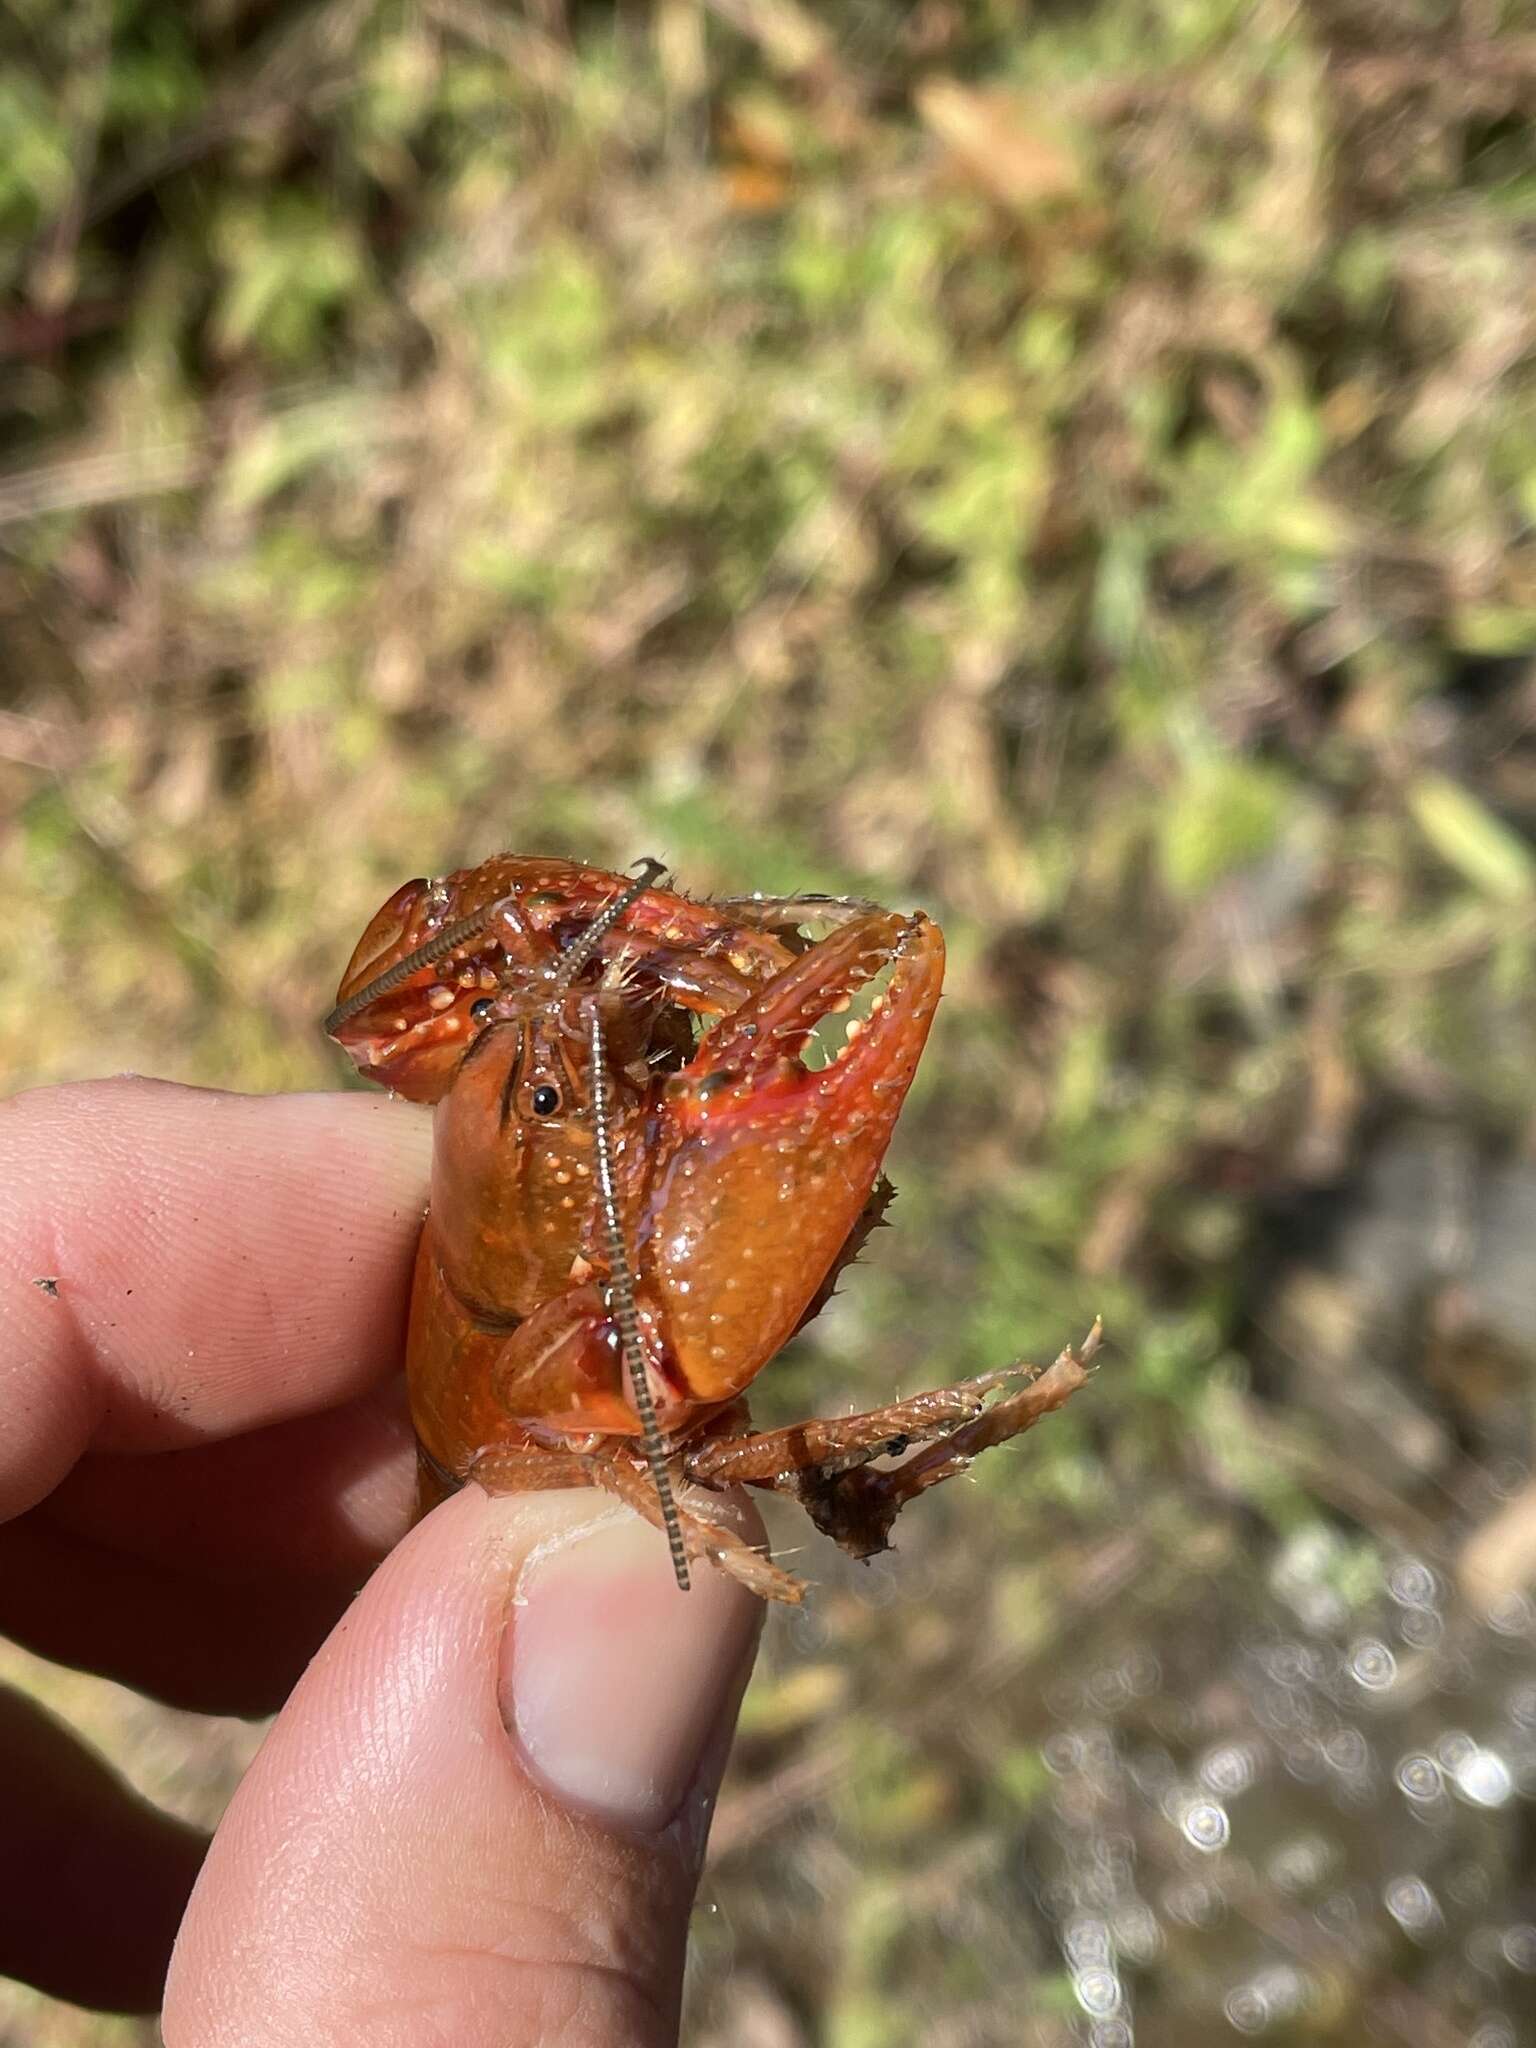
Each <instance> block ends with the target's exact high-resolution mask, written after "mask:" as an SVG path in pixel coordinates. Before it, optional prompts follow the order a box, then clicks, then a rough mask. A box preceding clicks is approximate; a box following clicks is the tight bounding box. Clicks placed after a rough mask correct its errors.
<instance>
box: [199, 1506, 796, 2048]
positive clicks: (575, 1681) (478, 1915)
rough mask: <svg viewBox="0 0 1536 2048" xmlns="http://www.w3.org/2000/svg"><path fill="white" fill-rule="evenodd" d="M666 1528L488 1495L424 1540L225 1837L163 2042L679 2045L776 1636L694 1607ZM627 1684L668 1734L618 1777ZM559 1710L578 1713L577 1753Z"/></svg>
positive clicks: (303, 1702) (324, 1668) (613, 1509)
mask: <svg viewBox="0 0 1536 2048" xmlns="http://www.w3.org/2000/svg"><path fill="white" fill-rule="evenodd" d="M636 1532H638V1534H637V1533H636ZM651 1535H652V1532H650V1531H649V1530H646V1529H644V1528H643V1526H642V1525H640V1524H638V1523H637V1522H635V1521H634V1518H633V1517H632V1516H631V1515H630V1513H629V1511H628V1510H627V1509H624V1508H621V1507H619V1506H618V1505H617V1504H616V1503H613V1502H610V1501H608V1500H607V1499H606V1498H605V1497H603V1496H601V1495H599V1494H596V1493H592V1492H583V1493H542V1494H523V1495H515V1496H507V1497H503V1498H501V1499H496V1500H493V1499H490V1498H488V1497H487V1496H485V1495H484V1494H482V1493H480V1491H479V1489H478V1488H474V1487H469V1488H466V1489H465V1490H464V1491H463V1492H461V1493H460V1494H458V1495H456V1496H455V1497H454V1498H453V1499H452V1500H450V1501H448V1502H445V1503H444V1504H443V1506H442V1507H440V1508H438V1509H437V1510H436V1511H435V1512H434V1513H433V1514H432V1515H431V1516H429V1517H428V1518H427V1520H426V1521H425V1522H424V1523H422V1524H421V1525H420V1526H419V1527H418V1528H417V1529H416V1530H414V1531H413V1532H412V1534H411V1536H410V1537H409V1538H408V1539H407V1540H406V1542H405V1543H404V1544H402V1545H401V1547H400V1548H399V1549H398V1550H397V1551H395V1552H394V1553H393V1555H392V1556H391V1557H390V1558H389V1559H388V1560H386V1562H385V1564H384V1565H383V1566H382V1567H381V1568H380V1570H379V1571H378V1572H377V1573H376V1574H375V1576H374V1578H373V1579H372V1580H371V1581H370V1583H369V1585H368V1586H367V1587H366V1588H365V1589H364V1591H363V1593H362V1594H361V1595H360V1597H359V1599H358V1600H357V1601H356V1603H355V1604H354V1606H353V1608H352V1609H351V1611H350V1612H349V1614H348V1616H347V1618H346V1620H345V1621H344V1623H343V1625H342V1626H341V1628H339V1629H338V1630H337V1631H336V1632H335V1634H333V1636H332V1637H331V1639H330V1640H329V1642H328V1643H327V1644H326V1645H325V1647H324V1648H323V1649H322V1651H321V1652H320V1654H319V1655H318V1656H317V1658H316V1659H315V1661H314V1663H313V1664H312V1665H311V1667H310V1670H309V1672H308V1673H307V1674H306V1676H305V1678H304V1679H303V1681H302V1682H301V1683H300V1685H299V1687H298V1688H297V1690H296V1692H295V1694H294V1696H293V1698H292V1700H291V1701H290V1703H289V1705H288V1707H287V1708H286V1709H285V1711H284V1712H283V1714H282V1715H281V1716H280V1717H279V1719H278V1722H277V1724H276V1726H275V1727H274V1730H273V1732H272V1735H271V1736H270V1737H269V1739H268V1741H267V1743H266V1745H265V1746H264V1747H263V1749H262V1752H261V1754H260V1756H259V1757H258V1758H257V1760H256V1763H255V1764H254V1766H253V1767H252V1770H251V1772H250V1774H249V1775H248V1777H247V1779H246V1782H245V1783H244V1784H243V1785H242V1787H241V1788H240V1792H239V1794H238V1795H237V1797H236V1799H235V1801H234V1803H233V1805H232V1806H231V1808H230V1811H229V1814H228V1816H227V1817H226V1820H225V1823H224V1825H223V1827H222V1828H221V1829H220V1831H219V1834H218V1835H217V1837H216V1838H215V1842H214V1845H213V1849H212V1851H211V1853H210V1856H209V1860H208V1864H207V1866H206V1868H205V1871H204V1874H203V1877H202V1879H201V1881H200V1883H199V1886H198V1889H197V1892H196V1894H195V1895H194V1898H193V1902H192V1906H191V1909H190V1910H189V1912H188V1916H187V1921H186V1925H185V1927H184V1930H183V1934H182V1938H181V1941H180V1942H179V1943H178V1948H177V1954H176V1959H175V1962H174V1964H173V1968H172V1973H171V1980H170V1984H169V1987H168V1993H167V2005H166V2039H167V2042H168V2043H169V2044H170V2048H192V2044H201V2043H203V2042H204V2041H207V2042H210V2043H211V2042H214V2041H219V2042H225V2041H230V2040H238V2041H240V2042H241V2043H242V2048H256V2044H264V2043H268V2042H272V2043H276V2042H278V2041H291V2040H294V2039H300V2038H302V2039H307V2040H311V2041H321V2042H323V2041H327V2040H337V2041H342V2040H348V2041H350V2040H352V2039H355V2038H361V2035H360V2034H359V2033H358V2031H357V2030H358V2028H359V2026H360V2025H361V2024H362V2021H361V2018H360V2015H362V2014H363V2013H364V2012H366V2014H367V2016H368V2019H367V2025H368V2029H369V2031H368V2033H367V2038H368V2039H369V2041H370V2042H371V2043H374V2042H377V2043H383V2044H394V2043H398V2044H400V2048H407V2044H409V2048H415V2044H417V2043H420V2042H422V2041H424V2040H428V2039H431V2040H436V2039H440V2038H450V2039H452V2040H454V2041H455V2042H456V2043H462V2044H464V2048H478V2044H480V2043H482V2042H483V2043H486V2044H490V2043H493V2042H494V2043H495V2044H496V2048H513V2044H516V2043H519V2042H524V2041H526V2042H530V2043H531V2042H534V2041H549V2040H554V2039H558V2040H560V2041H562V2042H563V2043H567V2042H568V2043H576V2042H581V2043H590V2044H592V2048H598V2044H609V2043H613V2044H617V2043H620V2042H623V2043H625V2044H626V2048H629V2044H633V2043H639V2042H645V2043H652V2042H655V2043H662V2042H666V2041H669V2040H672V2039H675V2016H676V2010H677V2005H678V2001H679V1998H680V1986H681V1973H682V1959H683V1952H684V1946H685V1940H686V1928H687V1916H688V1910H689V1903H690V1901H691V1898H692V1893H693V1888H694V1885H695V1883H696V1881H697V1875H698V1866H699V1860H700V1857H701V1855H702V1849H703V1839H704V1834H705V1832H706V1829H707V1817H708V1812H709V1809H710V1806H711V1804H712V1800H713V1794H714V1787H715V1781H716V1779H717V1778H718V1775H719V1772H720V1770H721V1768H722V1767H723V1762H724V1756H725V1751H726V1747H727V1745H728V1740H729V1729H730V1724H731V1723H732V1721H733V1720H734V1715H735V1710H736V1705H737V1702H738V1699H739V1694H740V1690H741V1688H742V1686H743V1685H744V1684H745V1679H746V1673H747V1668H748V1665H749V1663H750V1652H751V1647H752V1644H753V1642H754V1641H755V1636H756V1630H757V1626H758V1620H757V1615H756V1612H755V1603H752V1602H751V1599H750V1596H749V1595H746V1594H744V1593H742V1592H741V1590H740V1589H739V1588H737V1587H735V1586H734V1585H733V1586H729V1587H727V1588H726V1589H725V1590H724V1591H723V1592H722V1591H721V1590H719V1589H718V1588H716V1587H715V1586H714V1584H713V1571H712V1568H707V1567H705V1568H701V1571H703V1570H709V1571H710V1578H709V1579H708V1580H705V1581H704V1582H703V1586H704V1588H705V1590H704V1591H703V1597H702V1598H700V1597H699V1595H698V1593H697V1592H696V1593H691V1594H689V1595H687V1596H683V1595H679V1594H678V1593H677V1592H676V1591H675V1589H674V1588H673V1587H672V1586H671V1584H670V1579H669V1576H668V1575H669V1571H670V1568H669V1566H668V1565H667V1553H666V1548H665V1545H664V1544H663V1543H661V1542H660V1540H659V1539H657V1540H656V1542H655V1543H654V1545H652V1544H651V1543H650V1542H649V1540H648V1539H649V1538H650V1537H651ZM641 1539H646V1540H641ZM662 1595H665V1596H666V1599H667V1600H670V1601H672V1602H674V1603H676V1605H677V1609H678V1610H680V1611H679V1612H674V1613H673V1614H671V1615H666V1611H665V1606H664V1602H663V1601H662ZM743 1602H746V1603H748V1604H747V1605H746V1606H745V1607H743V1605H742V1603H743ZM658 1614H660V1615H662V1616H663V1617H664V1620H661V1621H659V1620H658ZM659 1627H661V1628H664V1629H665V1630H666V1631H667V1633H665V1634H664V1635H658V1634H657V1633H656V1630H657V1628H659ZM626 1631H627V1633H626ZM715 1637H718V1638H719V1640H718V1641H717V1642H714V1644H713V1648H710V1647H709V1643H710V1642H711V1640H712V1639H713V1638H715ZM647 1655H649V1658H650V1663H651V1666H652V1670H651V1671H650V1673H649V1674H642V1673H641V1672H639V1671H637V1670H636V1668H635V1662H636V1659H639V1660H641V1662H644V1661H645V1659H646V1657H647ZM552 1667H564V1672H565V1675H564V1676H563V1677H562V1676H561V1675H560V1672H559V1670H555V1671H554V1674H553V1676H552ZM616 1676H617V1677H619V1678H621V1679H622V1682H623V1685H624V1687H625V1689H626V1690H627V1692H628V1694H629V1696H630V1699H631V1705H632V1706H640V1705H643V1712H642V1714H641V1719H642V1720H644V1719H645V1716H647V1715H648V1716H649V1717H650V1718H649V1721H648V1722H647V1724H646V1725H647V1726H648V1728H649V1734H648V1736H647V1737H646V1738H645V1739H644V1740H643V1741H642V1740H639V1739H637V1738H636V1737H635V1736H634V1734H633V1732H632V1731H630V1732H628V1733H624V1734H622V1735H621V1733H620V1731H619V1730H618V1729H617V1728H616V1727H615V1728H613V1729H611V1730H610V1731H609V1732H610V1733H611V1734H612V1735H613V1739H614V1741H615V1742H616V1743H617V1744H618V1745H619V1746H618V1749H617V1750H616V1753H615V1757H614V1759H613V1768H612V1770H611V1771H610V1772H609V1774H608V1776H607V1777H606V1778H604V1777H603V1775H602V1764H601V1752H602V1749H603V1746H604V1729H603V1726H602V1724H601V1722H600V1720H599V1719H597V1718H594V1712H593V1708H592V1694H593V1690H594V1688H601V1687H602V1686H605V1685H607V1684H608V1683H609V1682H610V1681H611V1680H612V1679H614V1678H615V1677H616ZM642 1679H643V1680H644V1684H643V1686H642ZM562 1687H563V1688H564V1691H563V1693H562ZM637 1687H640V1688H641V1690H642V1691H644V1692H645V1694H646V1697H645V1699H644V1701H643V1702H642V1701H641V1700H640V1699H639V1698H638V1697H637V1691H636V1689H637ZM525 1696H526V1698H527V1701H528V1705H527V1709H526V1711H525V1708H524V1704H523V1702H524V1699H525ZM562 1697H563V1699H564V1700H565V1702H566V1705H567V1706H568V1707H571V1709H572V1711H574V1710H575V1708H574V1703H575V1702H577V1701H578V1700H580V1701H583V1702H584V1705H583V1707H582V1712H583V1713H584V1715H585V1717H586V1718H585V1719H584V1721H583V1722H582V1725H581V1727H580V1729H579V1730H578V1731H576V1732H575V1733H574V1734H571V1735H568V1736H566V1737H564V1738H561V1737H560V1735H559V1734H558V1730H557V1727H556V1723H557V1721H558V1719H559V1715H560V1713H561V1711H562V1708H561V1706H560V1702H561V1699H562ZM669 1717H670V1718H669ZM509 1729H510V1731H511V1732H510V1733H509ZM428 2009H430V2012H431V2014H432V2015H433V2019H432V2023H431V2026H428V2025H427V2023H426V2022H425V2020H424V2019H423V2017H422V2015H423V2013H424V2012H425V2011H427V2010H428ZM433 2027H435V2028H436V2031H432V2028H433Z"/></svg>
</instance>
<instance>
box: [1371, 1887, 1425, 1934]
mask: <svg viewBox="0 0 1536 2048" xmlns="http://www.w3.org/2000/svg"><path fill="white" fill-rule="evenodd" d="M1381 1896H1382V1902H1383V1904H1384V1905H1385V1906H1386V1909H1387V1911H1388V1912H1389V1913H1390V1914H1391V1915H1392V1918H1393V1919H1394V1920H1395V1921H1396V1922H1397V1924H1398V1926H1399V1927H1401V1928H1402V1930H1403V1932H1404V1933H1405V1934H1412V1935H1420V1934H1427V1933H1428V1932H1429V1931H1430V1929H1431V1928H1434V1927H1437V1926H1439V1924H1440V1905H1439V1901H1438V1900H1437V1899H1436V1897H1435V1895H1434V1893H1433V1892H1432V1891H1431V1890H1430V1888H1429V1886H1428V1885H1427V1884H1426V1883H1425V1882H1424V1880H1423V1878H1422V1877H1393V1878H1389V1879H1388V1881H1387V1883H1386V1884H1385V1886H1384V1887H1383V1888H1382V1894H1381Z"/></svg>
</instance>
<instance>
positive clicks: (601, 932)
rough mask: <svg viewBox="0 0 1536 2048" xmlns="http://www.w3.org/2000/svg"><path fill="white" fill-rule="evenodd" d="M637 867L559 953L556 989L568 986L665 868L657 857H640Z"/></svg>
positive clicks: (658, 879) (563, 988)
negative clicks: (630, 878)
mask: <svg viewBox="0 0 1536 2048" xmlns="http://www.w3.org/2000/svg"><path fill="white" fill-rule="evenodd" d="M639 867H640V875H639V879H638V880H637V881H633V882H631V883H630V884H629V886H628V888H626V889H621V890H620V891H619V893H618V895H617V896H615V897H614V898H613V900H612V902H610V903H605V904H604V905H603V907H602V909H601V910H600V911H599V912H598V913H597V915H596V917H594V918H593V920H592V922H591V923H590V924H589V925H588V926H587V928H586V930H585V931H584V932H583V933H582V935H581V937H580V938H579V939H578V940H577V941H576V943H575V945H574V946H572V947H571V948H570V950H569V951H568V952H566V953H564V954H562V955H561V958H560V966H559V969H558V971H557V972H556V975H555V987H556V989H557V990H565V989H568V988H569V987H570V986H571V984H572V982H574V981H575V979H576V977H577V975H578V974H580V972H581V970H582V968H583V967H585V966H586V964H587V962H588V961H589V960H590V959H591V958H592V955H593V954H594V953H595V952H596V951H597V949H598V947H599V946H600V945H601V944H602V942H603V940H604V939H605V938H606V937H607V936H608V934H609V932H611V931H612V930H613V928H614V926H615V925H616V924H617V923H618V921H619V919H620V918H621V917H622V916H623V915H624V913H625V911H626V910H628V908H629V906H630V905H631V903H633V902H634V901H635V900H636V899H637V898H638V897H641V896H643V895H644V894H645V892H646V890H647V889H649V888H650V886H651V884H652V883H653V882H659V881H660V880H661V878H662V876H663V875H664V874H665V873H666V872H667V871H666V869H665V867H664V866H663V865H662V863H661V862H660V861H659V860H643V861H641V862H640V863H639Z"/></svg>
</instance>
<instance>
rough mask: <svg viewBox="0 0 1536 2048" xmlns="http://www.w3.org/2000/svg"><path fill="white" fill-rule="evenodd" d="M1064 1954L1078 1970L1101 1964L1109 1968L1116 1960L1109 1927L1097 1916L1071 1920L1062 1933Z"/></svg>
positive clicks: (1091, 1915)
mask: <svg viewBox="0 0 1536 2048" xmlns="http://www.w3.org/2000/svg"><path fill="white" fill-rule="evenodd" d="M1061 1946H1062V1952H1063V1954H1064V1955H1065V1956H1066V1958H1067V1961H1068V1962H1069V1963H1070V1964H1071V1965H1072V1966H1073V1968H1074V1969H1077V1970H1086V1969H1088V1968H1089V1967H1090V1966H1091V1965H1094V1964H1101V1965H1103V1966H1104V1967H1105V1968H1107V1967H1108V1966H1109V1965H1110V1964H1111V1963H1112V1962H1113V1961H1114V1959H1115V1951H1114V1944H1113V1943H1112V1942H1111V1940H1110V1938H1109V1925H1108V1923H1107V1922H1106V1921H1104V1920H1101V1919H1099V1918H1098V1917H1097V1916H1096V1915H1095V1914H1091V1913H1083V1914H1080V1915H1078V1916H1077V1917H1076V1918H1075V1919H1072V1920H1069V1921H1068V1922H1067V1924H1066V1926H1065V1927H1064V1928H1063V1929H1062V1932H1061Z"/></svg>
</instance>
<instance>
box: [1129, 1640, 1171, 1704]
mask: <svg viewBox="0 0 1536 2048" xmlns="http://www.w3.org/2000/svg"><path fill="white" fill-rule="evenodd" d="M1120 1668H1121V1670H1122V1671H1123V1672H1124V1673H1125V1682H1126V1684H1127V1685H1128V1686H1129V1687H1130V1689H1131V1692H1132V1694H1133V1695H1134V1696H1135V1697H1136V1698H1137V1699H1145V1698H1146V1696H1147V1694H1148V1693H1152V1692H1156V1691H1157V1688H1158V1687H1159V1686H1160V1685H1161V1684H1162V1682H1163V1667H1162V1665H1161V1664H1159V1663H1158V1661H1157V1659H1156V1657H1154V1656H1153V1655H1152V1653H1151V1651H1150V1650H1132V1652H1131V1653H1130V1655H1129V1656H1128V1657H1127V1658H1126V1660H1125V1662H1124V1664H1122V1665H1121V1667H1120Z"/></svg>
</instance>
